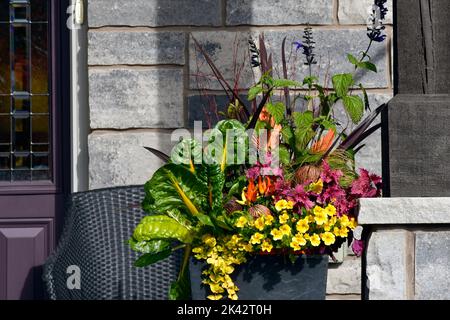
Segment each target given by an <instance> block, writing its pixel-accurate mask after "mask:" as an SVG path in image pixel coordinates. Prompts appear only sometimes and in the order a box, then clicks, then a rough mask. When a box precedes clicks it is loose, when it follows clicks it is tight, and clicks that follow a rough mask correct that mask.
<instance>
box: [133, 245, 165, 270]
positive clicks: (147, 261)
mask: <svg viewBox="0 0 450 320" xmlns="http://www.w3.org/2000/svg"><path fill="white" fill-rule="evenodd" d="M171 253H172V249H170V248H169V249H166V250H164V251H161V252H158V253H146V254H143V255H142V256H140V257H139V259H137V260H136V261H135V262H134V266H135V267H138V268H143V267H146V266H149V265H151V264H154V263H156V262H158V261H161V260H164V259H166V258H168V257H169V256H170V255H171Z"/></svg>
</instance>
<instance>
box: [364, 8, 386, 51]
mask: <svg viewBox="0 0 450 320" xmlns="http://www.w3.org/2000/svg"><path fill="white" fill-rule="evenodd" d="M386 1H387V0H375V1H374V4H373V5H372V8H371V13H370V15H369V18H368V21H367V36H368V37H369V39H370V40H372V41H375V42H383V41H384V40H385V39H386V35H385V34H383V31H384V29H385V28H386V27H385V26H384V25H383V20H384V19H385V18H386V14H387V12H388V9H387V8H386V7H385V4H386Z"/></svg>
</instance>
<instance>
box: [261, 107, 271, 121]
mask: <svg viewBox="0 0 450 320" xmlns="http://www.w3.org/2000/svg"><path fill="white" fill-rule="evenodd" d="M269 120H270V113H269V112H267V109H266V107H264V108H263V109H262V110H261V113H260V114H259V121H263V122H268V121H269Z"/></svg>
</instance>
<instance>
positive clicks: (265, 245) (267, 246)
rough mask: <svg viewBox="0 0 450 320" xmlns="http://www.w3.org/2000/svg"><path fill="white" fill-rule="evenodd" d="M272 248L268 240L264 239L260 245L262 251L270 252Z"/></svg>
mask: <svg viewBox="0 0 450 320" xmlns="http://www.w3.org/2000/svg"><path fill="white" fill-rule="evenodd" d="M272 248H273V246H272V244H271V243H270V240H264V242H263V244H262V245H261V250H262V251H267V252H270V251H272Z"/></svg>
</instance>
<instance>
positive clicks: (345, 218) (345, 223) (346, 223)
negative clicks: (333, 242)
mask: <svg viewBox="0 0 450 320" xmlns="http://www.w3.org/2000/svg"><path fill="white" fill-rule="evenodd" d="M339 223H340V224H341V227H348V226H349V225H350V220H349V219H348V216H347V215H345V214H344V215H343V216H342V217H341V218H340V219H339Z"/></svg>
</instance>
